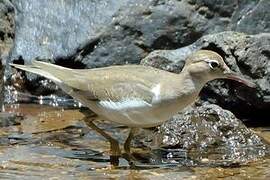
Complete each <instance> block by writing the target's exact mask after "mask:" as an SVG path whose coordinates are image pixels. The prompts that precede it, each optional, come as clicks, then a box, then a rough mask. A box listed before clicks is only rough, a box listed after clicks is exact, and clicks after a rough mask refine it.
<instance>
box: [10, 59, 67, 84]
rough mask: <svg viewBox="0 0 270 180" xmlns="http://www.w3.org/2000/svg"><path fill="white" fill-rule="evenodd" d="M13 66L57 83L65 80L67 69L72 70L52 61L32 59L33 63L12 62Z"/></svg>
mask: <svg viewBox="0 0 270 180" xmlns="http://www.w3.org/2000/svg"><path fill="white" fill-rule="evenodd" d="M10 65H11V66H12V67H15V68H18V69H21V70H24V71H27V72H31V73H35V74H38V75H40V76H44V77H46V78H48V79H50V80H52V81H54V82H56V83H61V82H62V80H63V78H64V77H63V74H65V72H66V71H70V70H71V69H69V68H64V67H61V66H57V65H54V64H50V63H45V62H41V61H32V64H31V65H19V64H10Z"/></svg>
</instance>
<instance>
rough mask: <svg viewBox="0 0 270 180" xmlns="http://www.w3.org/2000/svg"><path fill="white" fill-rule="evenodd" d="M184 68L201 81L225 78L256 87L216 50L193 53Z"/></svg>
mask: <svg viewBox="0 0 270 180" xmlns="http://www.w3.org/2000/svg"><path fill="white" fill-rule="evenodd" d="M184 70H185V71H187V72H188V73H189V74H190V75H191V76H192V77H193V78H195V79H196V80H199V81H201V82H208V81H211V80H214V79H221V78H223V79H224V78H225V79H232V80H235V81H238V82H241V83H243V84H245V85H247V86H249V87H255V84H254V83H253V82H251V81H249V80H247V79H245V78H243V77H241V76H240V75H238V74H236V73H234V72H233V71H231V70H230V68H229V67H228V66H227V65H226V64H225V62H224V60H223V58H222V57H221V56H220V55H219V54H218V53H216V52H214V51H209V50H199V51H197V52H195V53H193V54H192V55H190V56H189V57H188V58H187V60H186V64H185V67H184Z"/></svg>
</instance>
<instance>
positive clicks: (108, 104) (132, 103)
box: [99, 99, 152, 110]
mask: <svg viewBox="0 0 270 180" xmlns="http://www.w3.org/2000/svg"><path fill="white" fill-rule="evenodd" d="M99 104H100V105H101V106H102V107H104V108H107V109H111V110H127V109H136V108H144V107H151V106H152V105H151V104H149V103H147V102H146V101H143V100H141V99H126V100H123V101H119V102H113V101H111V100H108V101H100V102H99Z"/></svg>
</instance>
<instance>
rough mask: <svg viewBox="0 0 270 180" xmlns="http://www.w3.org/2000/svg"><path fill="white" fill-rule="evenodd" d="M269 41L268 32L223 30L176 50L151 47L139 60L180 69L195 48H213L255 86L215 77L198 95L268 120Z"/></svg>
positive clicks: (244, 115) (228, 107)
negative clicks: (249, 32) (254, 32)
mask: <svg viewBox="0 0 270 180" xmlns="http://www.w3.org/2000/svg"><path fill="white" fill-rule="evenodd" d="M269 44H270V34H269V33H261V34H257V35H247V34H243V33H237V32H222V33H217V34H212V35H206V36H203V37H202V38H200V39H199V40H198V41H196V42H195V43H193V44H192V45H189V46H187V47H184V48H180V49H177V50H170V51H165V50H163V51H154V52H152V53H150V54H149V56H147V57H146V58H145V59H143V60H142V62H141V63H142V64H144V65H150V66H155V67H157V68H162V69H165V70H170V71H172V72H179V71H181V69H182V67H183V66H184V63H183V62H184V60H185V58H186V57H187V56H188V55H189V54H190V53H191V52H193V51H194V50H198V49H210V50H213V51H216V52H217V53H219V54H220V55H221V56H223V57H224V58H225V61H226V63H227V65H228V66H229V67H230V68H231V69H232V70H233V71H235V72H237V73H238V74H241V75H243V76H245V77H246V78H248V79H251V80H252V81H253V82H255V83H256V84H257V87H256V88H255V89H250V88H248V87H245V86H244V85H242V84H239V83H238V82H234V81H231V80H216V81H212V82H210V83H208V85H207V86H206V87H205V88H204V89H203V91H202V93H201V98H202V99H203V100H207V101H209V102H211V103H216V104H219V105H221V106H222V107H224V108H226V109H230V110H231V111H232V112H234V113H235V114H236V115H237V116H239V117H241V118H249V119H254V120H256V121H259V119H261V120H267V118H268V117H267V112H268V111H269V108H270V101H269V97H270V84H269V82H270V70H269V65H270V64H269V63H270V56H269V55H270V53H269V48H270V46H269ZM265 122H266V123H267V121H265Z"/></svg>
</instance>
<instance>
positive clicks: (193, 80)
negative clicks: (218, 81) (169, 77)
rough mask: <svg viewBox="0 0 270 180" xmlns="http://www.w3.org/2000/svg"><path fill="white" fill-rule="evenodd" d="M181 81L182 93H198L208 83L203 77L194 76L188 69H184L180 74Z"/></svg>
mask: <svg viewBox="0 0 270 180" xmlns="http://www.w3.org/2000/svg"><path fill="white" fill-rule="evenodd" d="M179 79H180V81H181V90H180V92H181V93H184V94H194V95H198V94H199V93H200V91H201V89H202V88H203V87H204V85H205V84H206V83H207V80H205V79H204V78H203V77H194V76H192V74H190V73H189V72H188V71H182V72H181V73H180V74H179Z"/></svg>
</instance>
